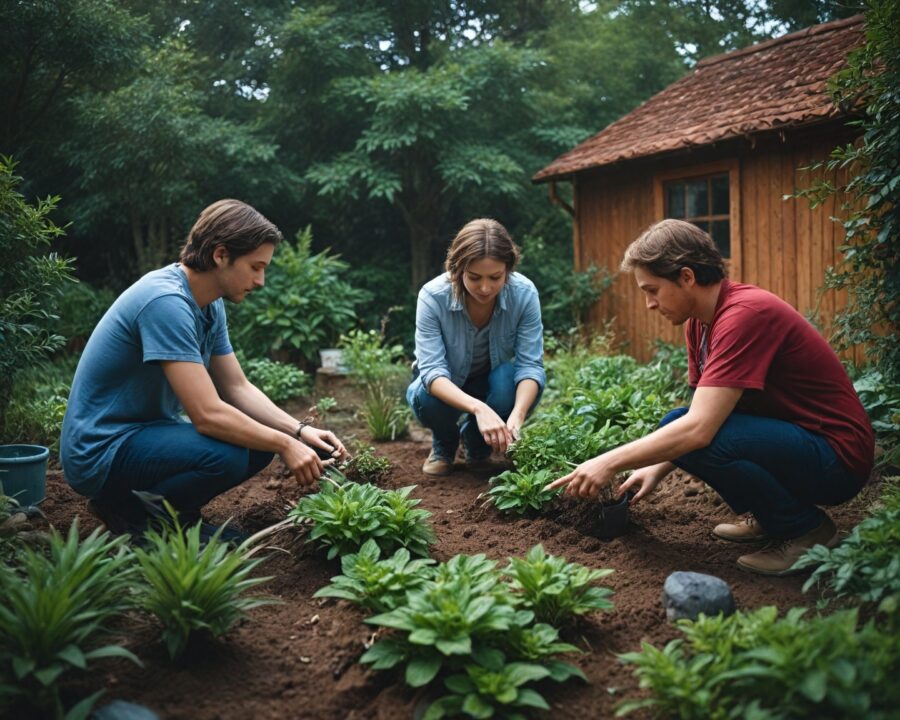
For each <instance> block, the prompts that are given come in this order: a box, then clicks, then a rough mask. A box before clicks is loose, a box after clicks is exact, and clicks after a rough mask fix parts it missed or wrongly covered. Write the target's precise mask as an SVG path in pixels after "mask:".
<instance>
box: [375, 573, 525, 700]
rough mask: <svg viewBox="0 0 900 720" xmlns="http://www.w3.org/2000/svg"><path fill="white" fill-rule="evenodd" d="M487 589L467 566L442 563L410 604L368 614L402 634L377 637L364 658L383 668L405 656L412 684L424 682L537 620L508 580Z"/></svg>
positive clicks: (408, 599)
mask: <svg viewBox="0 0 900 720" xmlns="http://www.w3.org/2000/svg"><path fill="white" fill-rule="evenodd" d="M448 573H449V576H448ZM485 589H486V588H485V587H484V585H483V584H482V583H479V582H477V581H476V582H472V579H471V578H470V576H468V575H467V574H466V573H465V572H456V573H454V572H453V570H452V569H448V568H447V567H445V568H443V572H441V570H440V569H439V570H438V572H437V573H436V577H435V579H434V580H431V581H428V582H426V583H425V584H424V585H423V587H422V588H420V589H418V590H412V591H410V592H408V593H407V594H406V603H405V604H403V605H401V606H399V607H397V608H396V609H394V610H391V611H389V612H386V613H382V614H380V615H375V616H374V617H371V618H368V619H367V620H366V622H368V623H371V624H373V625H380V626H382V627H388V628H393V629H395V630H399V631H401V633H402V634H401V635H400V637H396V636H393V637H389V638H385V639H384V640H380V641H379V642H377V643H376V644H375V645H373V646H372V647H371V648H370V649H369V650H368V651H367V652H366V653H365V654H364V655H363V656H362V658H360V660H361V662H364V663H371V664H372V665H373V667H374V668H375V669H379V670H382V669H389V668H392V667H395V666H396V665H398V664H400V663H403V662H405V663H406V675H405V677H406V682H407V684H409V685H411V686H413V687H422V686H424V685H427V684H428V683H430V682H431V681H432V680H434V678H435V677H436V676H437V674H438V673H439V672H440V671H441V669H442V668H443V667H445V666H446V667H448V668H449V669H459V668H460V667H462V666H463V665H464V664H465V662H466V661H467V660H468V659H469V658H470V657H472V656H473V654H474V655H475V656H476V657H477V653H478V652H479V651H480V650H483V649H485V648H489V647H491V645H496V643H497V636H498V635H499V634H502V633H506V632H508V631H509V630H510V629H511V628H513V627H514V626H516V625H521V626H525V625H528V624H529V623H530V622H531V621H532V619H533V617H534V615H533V613H531V612H529V611H527V610H518V609H517V608H516V606H515V599H514V598H513V597H512V596H511V595H510V594H509V592H508V591H506V590H505V588H503V585H502V583H501V584H500V585H499V587H497V586H495V587H494V589H493V591H491V592H485Z"/></svg>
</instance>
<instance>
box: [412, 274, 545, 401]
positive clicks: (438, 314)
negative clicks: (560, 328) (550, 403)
mask: <svg viewBox="0 0 900 720" xmlns="http://www.w3.org/2000/svg"><path fill="white" fill-rule="evenodd" d="M475 332H476V328H475V326H474V325H473V324H472V321H471V320H469V315H468V313H467V312H466V311H465V306H464V305H463V302H462V299H456V298H454V297H453V286H452V285H451V283H450V279H449V277H448V276H447V275H446V274H444V275H439V276H438V277H436V278H434V280H431V281H430V282H428V283H426V284H425V285H424V286H423V287H422V289H421V290H420V291H419V299H418V302H417V303H416V363H417V366H418V369H419V375H420V377H421V378H422V384H423V385H424V386H425V387H426V388H430V387H431V383H433V382H434V381H435V380H436V379H437V378H439V377H447V378H450V381H451V382H452V383H453V384H454V385H456V386H458V387H462V385H463V383H465V381H466V378H467V377H469V370H470V369H471V367H472V347H473V344H474V342H475ZM490 353H491V369H494V368H495V367H497V366H498V365H502V364H503V363H505V362H512V363H513V368H514V370H515V382H516V384H518V383H519V382H521V381H522V380H526V379H529V378H530V379H531V380H534V381H535V382H536V383H537V384H538V386H539V387H540V388H541V389H543V387H544V384H545V383H546V381H547V376H546V374H545V373H544V325H543V323H542V322H541V304H540V300H539V299H538V293H537V289H536V288H535V287H534V283H533V282H531V280H529V279H528V278H527V277H525V276H524V275H521V274H520V273H517V272H514V273H510V275H509V277H508V279H507V281H506V283H505V284H504V285H503V289H502V290H501V291H500V297H499V298H498V300H497V304H496V306H495V307H494V316H493V319H492V320H491V342H490Z"/></svg>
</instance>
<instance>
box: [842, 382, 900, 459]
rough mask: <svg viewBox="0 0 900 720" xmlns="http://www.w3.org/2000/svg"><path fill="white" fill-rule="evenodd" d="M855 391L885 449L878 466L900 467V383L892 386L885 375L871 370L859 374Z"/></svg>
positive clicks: (854, 387)
mask: <svg viewBox="0 0 900 720" xmlns="http://www.w3.org/2000/svg"><path fill="white" fill-rule="evenodd" d="M853 389H854V390H856V394H857V395H859V399H860V402H862V404H863V407H864V408H865V409H866V413H868V415H869V419H870V420H871V421H872V429H873V430H875V436H876V437H877V438H878V443H879V444H880V445H881V446H882V447H883V448H884V452H883V453H882V455H881V457H879V458H878V464H879V465H896V464H898V463H900V383H898V382H894V383H889V382H887V381H886V380H885V377H884V373H882V372H881V371H879V370H877V369H875V368H874V367H869V368H866V369H865V370H863V371H862V372H860V373H859V374H858V376H857V377H856V378H855V380H854V381H853Z"/></svg>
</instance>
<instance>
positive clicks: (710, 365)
mask: <svg viewBox="0 0 900 720" xmlns="http://www.w3.org/2000/svg"><path fill="white" fill-rule="evenodd" d="M622 270H624V271H628V272H632V273H633V274H634V278H635V280H636V281H637V284H638V287H639V288H640V289H641V291H642V292H643V294H644V297H645V299H646V303H647V308H648V309H649V310H656V311H658V312H659V313H661V314H662V315H663V317H665V318H666V319H667V320H668V321H669V322H671V323H672V324H673V325H685V339H686V341H687V347H688V370H689V378H688V382H689V383H690V385H691V387H692V388H694V389H695V392H694V395H693V399H692V400H691V404H690V407H689V408H679V409H677V410H673V411H672V412H670V413H669V414H668V415H666V416H665V417H664V418H663V419H662V422H661V423H660V427H659V429H657V430H656V431H654V432H653V433H651V434H650V435H647V436H646V437H643V438H641V439H640V440H636V441H634V442H631V443H628V444H627V445H623V446H621V447H619V448H616V449H614V450H611V451H609V452H607V453H604V454H603V455H600V456H598V457H595V458H592V459H591V460H588V461H586V462H584V463H582V464H581V465H579V466H578V467H577V468H576V469H575V470H574V471H573V472H571V473H569V474H568V475H566V476H565V477H562V478H559V479H557V480H555V481H554V482H552V483H551V484H550V487H559V486H563V485H566V486H567V488H566V491H567V492H568V493H571V494H575V495H583V496H589V495H594V494H596V493H597V492H598V490H599V489H600V488H601V487H602V486H604V485H606V484H607V483H609V482H610V481H611V480H612V479H613V478H614V477H615V475H616V473H619V472H622V471H624V470H630V469H635V471H634V472H633V473H632V474H631V476H630V477H629V478H628V480H626V481H625V482H624V483H623V484H622V486H621V487H620V489H619V494H620V495H621V494H622V493H624V492H625V491H627V490H629V489H631V490H632V491H636V494H635V496H634V499H633V501H632V502H636V501H639V500H640V499H641V498H643V497H645V496H646V495H647V494H648V493H649V492H651V491H652V490H653V489H654V488H655V487H656V486H657V485H658V484H659V482H660V481H661V480H662V479H663V478H664V477H665V476H666V475H667V474H668V473H669V472H670V471H671V470H673V469H674V468H675V467H678V468H681V469H682V470H685V471H686V472H688V473H690V474H691V475H694V476H696V477H698V478H700V479H701V480H703V481H704V482H706V483H707V484H708V485H710V486H711V487H712V488H714V489H715V490H716V492H718V493H719V495H721V496H722V498H723V499H724V500H725V502H726V503H728V505H729V506H730V507H731V509H732V510H733V511H734V512H735V513H736V514H738V515H741V514H744V513H748V515H747V516H746V518H745V519H743V520H742V521H739V522H736V523H726V524H721V525H718V526H716V528H715V529H714V530H713V533H714V534H715V535H716V536H718V537H719V538H721V539H723V540H729V541H733V542H740V543H743V542H753V541H768V544H767V545H765V546H764V547H763V548H762V549H761V550H759V551H757V552H753V553H749V554H746V555H743V556H741V557H740V558H738V565H739V566H740V567H741V568H743V569H744V570H748V571H750V572H755V573H761V574H763V575H787V574H790V573H791V572H792V566H793V565H794V563H795V562H796V560H797V559H798V558H799V557H800V555H802V554H803V553H804V552H805V551H806V550H807V549H809V548H810V547H812V546H813V545H816V544H823V545H828V546H832V545H834V544H835V543H836V542H837V530H836V528H835V526H834V523H833V522H832V520H831V518H830V517H829V516H828V515H827V514H826V513H825V512H823V511H822V510H821V509H819V508H818V507H817V506H818V505H837V504H840V503H843V502H846V501H847V500H849V499H850V498H852V497H854V496H855V495H856V494H857V493H858V492H859V491H860V489H861V488H862V486H863V484H864V483H865V482H866V479H867V478H868V476H869V473H870V472H871V470H872V465H873V460H874V446H875V441H874V435H873V432H872V427H871V425H870V423H869V419H868V417H867V415H866V413H865V410H864V409H863V407H862V404H861V403H860V401H859V398H858V397H857V395H856V393H855V391H854V389H853V385H852V383H851V382H850V378H849V377H848V376H847V373H846V372H845V370H844V368H843V366H842V365H841V363H840V361H839V360H838V357H837V355H836V354H835V353H834V351H833V350H832V349H831V347H830V346H829V345H828V343H827V342H825V340H824V339H823V338H822V336H821V335H819V333H818V332H817V331H816V330H815V328H813V327H812V325H810V323H809V322H807V321H806V320H805V319H804V318H803V316H802V315H800V314H799V313H798V312H797V311H796V310H794V309H793V308H792V307H791V306H790V305H788V304H787V303H786V302H784V301H783V300H781V299H779V298H778V297H776V296H775V295H773V294H771V293H769V292H767V291H765V290H762V289H760V288H757V287H754V286H752V285H745V284H740V283H735V282H731V281H730V280H728V279H727V278H726V277H725V264H724V262H723V260H722V256H721V255H720V253H719V251H718V249H717V248H716V246H715V244H714V243H713V242H712V240H711V239H710V238H709V236H708V235H707V234H706V233H704V232H703V231H702V230H700V229H699V228H697V227H696V226H694V225H692V224H690V223H687V222H683V221H680V220H663V221H662V222H660V223H657V224H655V225H653V226H652V227H650V228H649V229H648V230H647V231H646V232H645V233H644V234H643V235H642V236H641V237H639V238H638V239H637V240H635V241H634V242H633V243H632V244H631V245H630V246H629V247H628V249H627V250H626V252H625V257H624V260H623V261H622Z"/></svg>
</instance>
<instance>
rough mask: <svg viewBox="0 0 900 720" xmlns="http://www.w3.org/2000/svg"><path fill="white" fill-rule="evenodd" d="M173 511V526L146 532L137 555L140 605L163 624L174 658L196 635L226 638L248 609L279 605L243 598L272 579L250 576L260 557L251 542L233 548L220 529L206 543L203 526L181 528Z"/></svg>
mask: <svg viewBox="0 0 900 720" xmlns="http://www.w3.org/2000/svg"><path fill="white" fill-rule="evenodd" d="M169 510H170V512H172V515H173V520H172V523H173V525H172V527H168V526H167V527H164V528H163V529H161V530H159V531H157V530H150V531H148V532H147V533H146V534H145V538H146V542H147V547H146V548H135V550H134V553H135V555H136V556H137V559H138V562H139V563H140V566H141V569H142V571H143V576H144V586H143V587H142V588H141V589H140V604H141V605H142V607H144V609H146V610H148V611H149V612H151V613H152V614H154V615H156V617H157V618H158V619H159V621H160V622H161V623H162V626H163V631H162V636H163V640H164V641H165V643H166V649H167V650H168V651H169V657H170V658H172V659H173V660H174V659H175V658H177V657H178V656H179V655H181V653H182V652H184V649H185V648H186V647H187V644H188V641H189V640H190V639H191V637H192V636H193V635H194V634H196V633H201V632H202V633H208V634H210V635H212V636H213V637H219V636H221V635H224V634H225V633H226V632H228V630H229V629H230V628H231V626H232V625H234V623H235V622H236V621H237V620H239V619H240V618H242V617H244V615H245V614H246V612H247V611H248V610H251V609H253V608H255V607H259V606H261V605H269V604H272V603H273V602H275V601H274V600H271V599H268V598H261V597H244V596H243V593H244V592H246V591H247V590H249V589H251V588H253V587H255V586H257V585H260V584H262V583H264V582H266V581H268V580H271V578H269V577H250V575H251V573H252V572H253V570H254V568H256V566H257V565H259V563H260V562H262V558H259V559H256V560H251V559H250V554H251V548H250V547H249V545H248V544H247V543H244V544H242V545H241V546H239V547H238V548H237V549H235V550H232V549H231V548H230V546H229V545H228V544H227V543H225V542H222V541H221V540H220V539H219V538H220V534H221V531H222V529H221V528H220V529H219V530H218V531H217V532H216V533H215V534H214V535H213V537H212V538H210V539H209V541H208V542H207V543H206V544H205V545H202V544H201V542H200V523H197V524H196V525H194V526H193V527H190V528H187V529H183V528H182V527H181V526H180V524H179V523H178V521H177V519H175V518H174V515H175V513H174V512H173V511H172V510H171V508H169Z"/></svg>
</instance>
